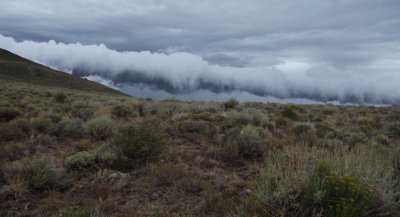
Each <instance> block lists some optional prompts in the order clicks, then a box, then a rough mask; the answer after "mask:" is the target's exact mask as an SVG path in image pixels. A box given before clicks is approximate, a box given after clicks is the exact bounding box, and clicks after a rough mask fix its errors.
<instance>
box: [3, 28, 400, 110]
mask: <svg viewBox="0 0 400 217" xmlns="http://www.w3.org/2000/svg"><path fill="white" fill-rule="evenodd" d="M0 47H2V48H5V49H8V50H10V51H12V52H15V53H17V54H19V55H22V56H24V57H27V58H29V59H32V60H35V61H39V62H41V63H43V64H45V65H49V66H53V67H54V66H55V67H57V68H59V69H64V70H69V71H71V72H73V74H75V75H79V76H82V77H87V78H90V79H93V80H95V81H99V82H103V83H104V84H106V85H111V86H116V87H121V86H125V87H126V86H129V85H137V84H142V85H145V86H149V87H153V88H158V89H160V90H164V91H166V92H170V93H174V94H190V93H195V92H198V91H201V90H207V91H211V92H216V93H221V92H248V93H251V94H253V95H258V96H272V97H277V98H306V99H311V100H318V101H341V102H359V103H364V102H366V103H377V104H381V103H391V104H400V89H399V88H397V86H398V84H399V83H400V74H399V73H398V72H399V71H398V70H399V69H400V68H399V67H398V64H397V63H398V61H396V60H394V59H381V60H377V61H375V62H372V63H371V67H368V65H365V67H366V68H367V70H365V68H361V67H352V68H344V69H343V68H337V67H335V65H332V64H329V63H324V62H301V61H298V60H291V59H285V58H284V57H281V58H278V59H280V61H282V62H276V64H273V61H271V62H270V63H269V64H267V65H265V66H263V65H257V64H255V65H248V66H244V67H233V66H226V65H218V64H215V63H214V64H211V63H209V62H208V61H206V60H204V59H203V58H202V57H200V56H198V55H196V54H193V53H189V52H174V51H171V52H169V53H161V52H149V51H141V52H134V51H129V52H118V51H115V50H112V49H109V48H108V47H106V46H105V45H103V44H100V45H82V44H80V43H72V44H71V43H70V44H66V43H56V42H55V41H48V42H34V41H22V42H17V41H15V40H14V39H12V38H9V37H5V36H2V35H0ZM300 59H301V58H300ZM385 63H391V64H389V68H385V67H384V64H385ZM271 64H272V65H271ZM374 67H382V68H379V71H375V70H374V69H376V68H374ZM382 72H384V73H382ZM128 89H129V88H122V90H128ZM131 94H134V93H131Z"/></svg>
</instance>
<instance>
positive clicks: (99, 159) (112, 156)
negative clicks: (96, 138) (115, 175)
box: [65, 145, 119, 170]
mask: <svg viewBox="0 0 400 217" xmlns="http://www.w3.org/2000/svg"><path fill="white" fill-rule="evenodd" d="M118 158H119V156H118V155H117V151H116V149H115V148H114V147H111V146H109V145H102V146H99V147H98V148H96V149H94V150H91V151H81V152H78V153H76V154H74V155H72V156H70V157H68V158H67V159H66V160H65V164H66V167H67V169H69V170H84V169H100V168H104V167H113V165H114V163H115V162H116V161H117V160H118Z"/></svg>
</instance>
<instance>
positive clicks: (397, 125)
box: [385, 122, 400, 139]
mask: <svg viewBox="0 0 400 217" xmlns="http://www.w3.org/2000/svg"><path fill="white" fill-rule="evenodd" d="M385 132H386V135H387V136H388V137H389V138H392V139H398V138H400V122H394V123H388V124H386V126H385Z"/></svg>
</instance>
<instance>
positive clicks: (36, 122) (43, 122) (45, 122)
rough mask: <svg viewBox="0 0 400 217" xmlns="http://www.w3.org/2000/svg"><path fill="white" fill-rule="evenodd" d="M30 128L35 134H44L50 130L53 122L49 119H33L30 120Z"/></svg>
mask: <svg viewBox="0 0 400 217" xmlns="http://www.w3.org/2000/svg"><path fill="white" fill-rule="evenodd" d="M30 126H31V129H32V130H34V131H35V132H39V133H44V132H46V130H47V129H49V128H50V126H51V121H50V119H47V118H32V119H31V120H30Z"/></svg>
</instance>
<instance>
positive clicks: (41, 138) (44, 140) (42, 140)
mask: <svg viewBox="0 0 400 217" xmlns="http://www.w3.org/2000/svg"><path fill="white" fill-rule="evenodd" d="M35 143H36V144H37V145H40V146H44V147H51V146H54V145H55V144H56V138H55V137H53V136H50V135H47V134H40V135H38V136H37V137H36V138H35Z"/></svg>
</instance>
